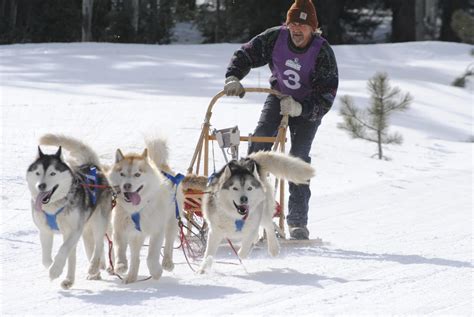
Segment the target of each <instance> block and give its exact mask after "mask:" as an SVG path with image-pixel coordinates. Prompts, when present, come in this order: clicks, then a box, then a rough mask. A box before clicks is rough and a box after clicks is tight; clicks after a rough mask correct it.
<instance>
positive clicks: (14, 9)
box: [9, 0, 18, 30]
mask: <svg viewBox="0 0 474 317" xmlns="http://www.w3.org/2000/svg"><path fill="white" fill-rule="evenodd" d="M17 11H18V6H17V1H16V0H12V1H10V24H9V29H10V30H14V29H15V27H16V18H17V14H18V12H17Z"/></svg>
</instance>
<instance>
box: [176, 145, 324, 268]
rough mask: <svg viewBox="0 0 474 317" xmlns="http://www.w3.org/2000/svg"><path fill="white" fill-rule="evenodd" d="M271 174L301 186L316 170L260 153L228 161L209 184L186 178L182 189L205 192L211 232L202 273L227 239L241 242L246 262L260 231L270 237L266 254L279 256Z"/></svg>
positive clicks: (290, 159)
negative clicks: (268, 176) (260, 228)
mask: <svg viewBox="0 0 474 317" xmlns="http://www.w3.org/2000/svg"><path fill="white" fill-rule="evenodd" d="M268 173H272V174H273V175H275V176H276V177H277V178H281V179H286V180H289V181H291V182H293V183H296V184H302V183H308V181H309V179H310V178H311V177H313V176H314V174H315V171H314V169H313V168H312V167H311V165H310V164H308V163H306V162H304V161H303V160H301V159H299V158H295V157H292V156H289V155H285V154H282V153H277V152H257V153H253V154H251V155H249V156H248V157H247V158H245V159H241V160H239V161H236V160H233V161H231V162H229V163H228V164H226V165H225V166H224V168H222V169H221V170H220V171H219V172H217V173H216V175H215V176H214V177H211V180H210V181H209V183H208V184H206V182H207V181H208V180H207V178H204V177H202V176H195V175H188V176H186V178H185V179H184V180H183V189H187V188H194V189H200V190H203V191H205V192H206V194H204V198H203V202H202V205H203V206H202V207H203V214H204V218H205V220H206V222H207V223H208V225H209V231H208V238H207V246H206V252H205V254H204V259H203V262H202V264H201V267H200V268H199V270H198V273H204V272H205V271H206V270H207V269H209V268H210V267H211V265H212V262H213V258H214V256H215V254H216V252H217V249H218V247H219V244H220V243H221V241H222V240H223V239H224V238H227V239H240V240H242V244H241V247H240V249H239V252H238V255H239V257H240V258H246V257H247V255H248V253H249V252H250V249H251V247H252V244H253V243H254V242H255V241H256V240H257V239H258V229H259V226H262V227H263V228H264V230H265V232H266V237H267V243H268V252H269V253H270V255H272V256H276V255H278V253H279V250H280V246H279V244H278V240H277V237H276V234H275V230H274V226H273V221H272V217H273V214H274V212H275V199H274V192H273V186H272V184H271V183H270V181H269V180H268V178H267V175H268Z"/></svg>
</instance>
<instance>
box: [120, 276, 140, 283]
mask: <svg viewBox="0 0 474 317" xmlns="http://www.w3.org/2000/svg"><path fill="white" fill-rule="evenodd" d="M136 281H137V276H136V275H135V274H128V275H127V277H125V278H124V279H123V282H124V283H125V284H130V283H135V282H136Z"/></svg>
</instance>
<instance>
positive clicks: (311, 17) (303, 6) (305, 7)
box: [286, 0, 318, 30]
mask: <svg viewBox="0 0 474 317" xmlns="http://www.w3.org/2000/svg"><path fill="white" fill-rule="evenodd" d="M292 22H293V23H294V22H298V23H301V24H307V25H309V26H311V27H312V28H313V29H314V30H316V29H317V28H318V17H317V16H316V9H315V7H314V5H313V2H312V1H311V0H295V3H293V5H292V6H291V7H290V9H289V10H288V13H287V14H286V24H287V25H288V24H290V23H292Z"/></svg>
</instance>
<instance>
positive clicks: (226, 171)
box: [219, 164, 232, 185]
mask: <svg viewBox="0 0 474 317" xmlns="http://www.w3.org/2000/svg"><path fill="white" fill-rule="evenodd" d="M231 176H232V170H231V169H230V166H229V164H227V165H226V166H225V168H224V172H223V173H222V175H221V177H219V182H220V183H222V184H223V183H224V182H225V181H227V180H228V179H229V178H230V177H231ZM222 184H221V185H222Z"/></svg>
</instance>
